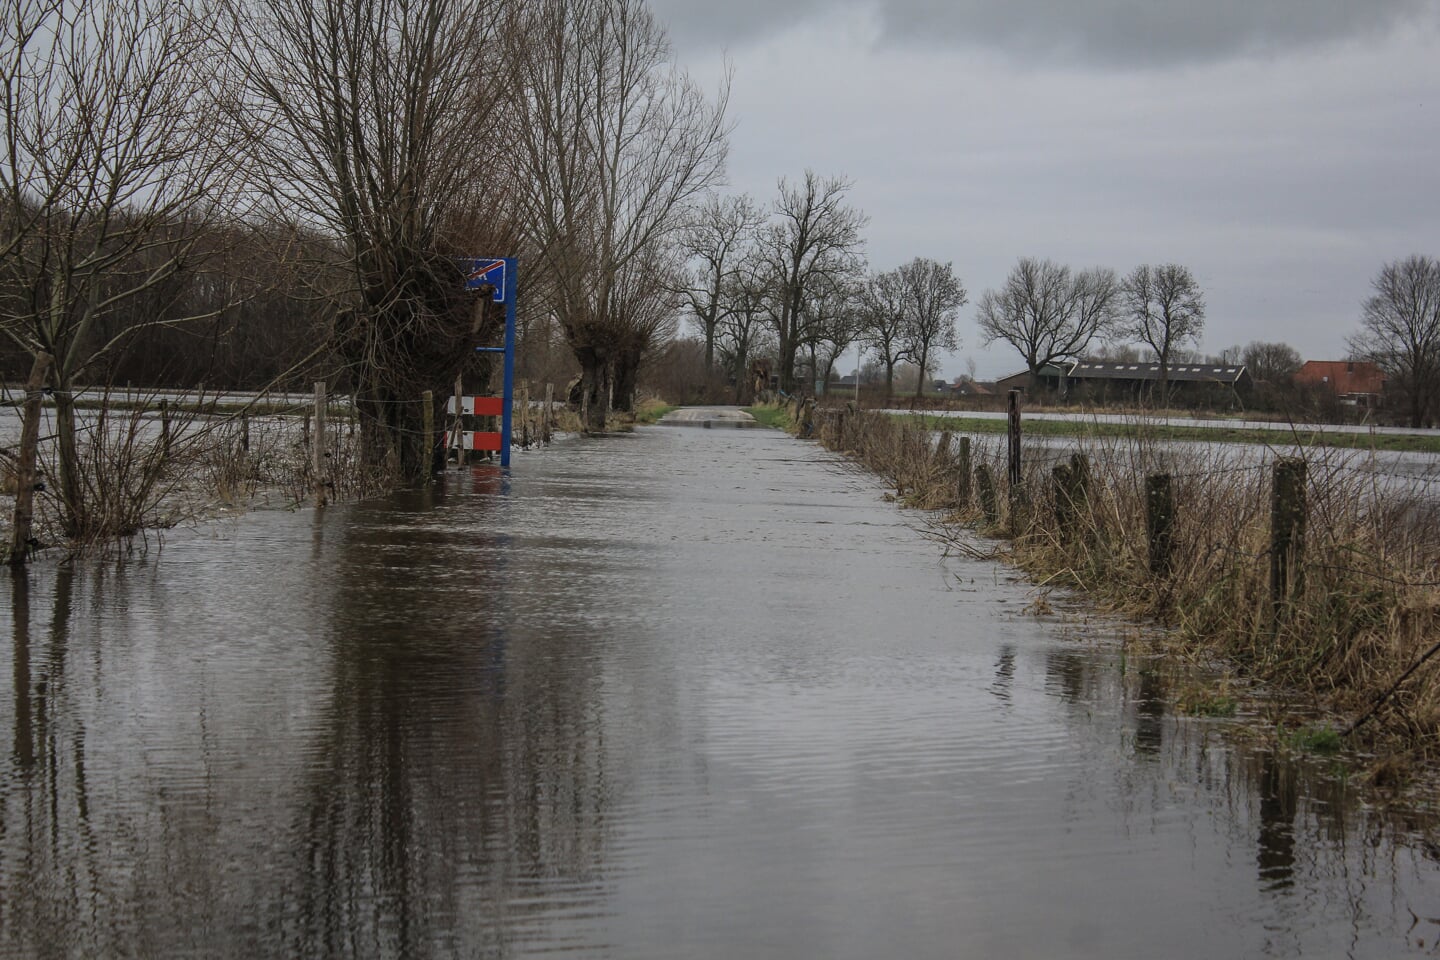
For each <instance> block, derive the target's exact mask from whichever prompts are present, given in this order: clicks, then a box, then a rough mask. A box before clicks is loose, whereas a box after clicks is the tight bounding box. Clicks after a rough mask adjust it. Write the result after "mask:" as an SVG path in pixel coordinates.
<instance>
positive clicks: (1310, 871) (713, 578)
mask: <svg viewBox="0 0 1440 960" xmlns="http://www.w3.org/2000/svg"><path fill="white" fill-rule="evenodd" d="M883 495H884V489H883V487H882V486H881V485H880V484H879V482H878V481H876V480H875V479H874V478H872V477H871V476H870V475H869V474H868V473H865V472H863V471H861V470H860V469H858V468H857V467H855V466H854V465H852V464H851V463H849V462H848V461H847V460H845V459H844V458H841V457H838V456H836V455H834V454H830V453H827V452H825V451H824V450H822V449H820V448H819V447H818V446H816V445H814V444H800V443H796V442H795V441H793V440H791V439H789V438H787V437H784V436H783V435H781V434H778V433H774V432H771V431H761V430H750V431H716V430H683V429H675V428H646V429H641V430H639V431H637V432H636V433H635V434H634V435H630V436H610V437H605V438H599V439H594V440H578V441H575V442H570V443H566V444H561V445H558V446H556V447H554V448H552V449H550V450H548V451H545V452H544V453H542V454H538V455H536V456H533V457H527V458H525V459H524V461H523V464H522V468H521V469H517V470H515V471H514V472H513V474H512V475H510V476H508V477H506V476H503V475H500V474H498V473H496V472H495V471H491V470H487V469H486V468H479V469H476V470H473V471H467V472H465V473H463V474H455V473H453V472H452V474H451V475H450V477H448V478H447V480H446V483H445V484H444V485H443V486H442V487H440V488H437V489H435V490H431V491H423V492H418V493H413V494H407V495H402V496H397V497H393V498H389V499H385V500H376V501H367V502H362V503H355V504H347V505H342V506H339V507H335V508H327V510H325V511H323V512H313V511H308V510H302V511H299V512H296V513H276V512H270V513H258V514H253V515H249V516H245V517H242V518H239V519H236V520H234V521H230V522H227V523H224V524H221V525H212V526H207V527H202V528H199V529H197V530H194V531H179V532H176V533H174V534H172V535H171V536H170V537H169V538H168V539H167V541H166V543H165V545H164V548H163V550H161V551H159V552H158V554H152V555H150V556H147V557H140V558H130V559H124V560H121V561H111V562H107V563H98V562H97V563H94V564H84V563H77V564H69V565H64V566H59V567H54V566H46V565H44V564H40V565H37V567H36V568H35V569H33V570H30V571H28V572H27V573H25V574H24V575H23V576H22V578H21V579H19V580H11V581H6V582H4V583H3V584H0V606H3V607H4V609H6V610H7V617H8V621H9V626H10V627H11V629H12V630H13V633H14V636H15V638H16V642H15V645H14V652H13V656H12V657H11V658H8V661H7V662H5V663H0V718H3V719H0V727H3V728H4V729H0V736H5V737H6V739H7V741H8V742H9V743H10V744H11V745H12V746H11V750H10V752H9V755H8V757H6V758H5V760H4V762H3V765H0V954H7V955H8V954H14V955H22V956H23V955H52V954H53V955H59V954H65V955H137V954H142V955H166V956H255V955H271V956H275V955H316V954H324V955H337V956H397V957H398V956H405V957H415V956H474V955H496V956H531V955H538V954H542V953H543V954H549V953H556V952H559V953H570V954H572V955H577V956H586V957H593V956H600V957H606V956H609V957H617V958H620V957H625V958H629V957H677V956H680V957H733V956H756V957H796V956H831V957H856V958H860V957H866V958H868V957H875V956H907V957H930V956H934V957H939V956H947V957H948V956H954V955H956V954H957V953H959V954H964V955H977V956H986V955H989V956H1013V957H1053V956H1079V957H1086V956H1093V957H1107V958H1110V957H1142V956H1143V957H1150V956H1155V955H1157V954H1163V955H1166V956H1181V957H1184V956H1195V957H1202V956H1203V957H1210V956H1263V955H1275V956H1299V955H1304V956H1333V955H1348V956H1356V957H1391V956H1396V955H1405V954H1407V953H1413V954H1415V955H1426V954H1427V952H1428V951H1430V950H1431V948H1432V947H1433V945H1434V941H1435V938H1436V937H1437V936H1440V924H1436V923H1433V922H1431V921H1430V920H1428V919H1426V918H1429V917H1440V850H1437V848H1436V847H1435V846H1434V845H1433V843H1432V842H1431V839H1430V838H1431V836H1432V829H1431V824H1430V822H1429V821H1428V819H1427V818H1426V817H1425V816H1423V815H1421V814H1417V813H1406V812H1401V811H1399V810H1395V809H1390V810H1377V809H1374V808H1371V807H1369V806H1367V805H1366V804H1365V803H1363V802H1362V800H1361V793H1360V792H1359V791H1358V790H1357V789H1356V788H1355V786H1354V785H1353V784H1352V783H1350V782H1347V780H1346V778H1345V776H1344V775H1343V771H1342V770H1341V769H1339V768H1336V767H1335V766H1334V765H1333V763H1332V762H1331V761H1330V760H1328V759H1327V758H1323V757H1314V756H1305V755H1301V754H1298V753H1296V752H1294V751H1290V750H1284V749H1281V750H1275V749H1271V748H1270V747H1268V746H1266V745H1265V744H1262V743H1250V742H1247V741H1245V740H1243V739H1237V738H1235V737H1232V736H1230V735H1229V734H1228V733H1227V731H1229V730H1231V729H1232V728H1233V727H1234V726H1235V724H1233V723H1232V722H1231V721H1228V720H1222V719H1214V718H1207V717H1201V716H1190V715H1180V714H1177V713H1176V712H1174V711H1173V710H1172V709H1171V707H1170V705H1169V703H1170V696H1171V695H1172V694H1173V690H1172V686H1173V685H1172V683H1171V681H1170V679H1169V677H1168V676H1167V674H1166V673H1165V671H1164V669H1162V667H1161V666H1160V664H1159V662H1157V661H1152V660H1148V659H1140V658H1136V657H1135V656H1133V655H1132V654H1125V653H1124V652H1123V647H1122V645H1121V644H1120V643H1119V642H1118V641H1119V632H1120V631H1121V630H1122V629H1124V628H1123V627H1121V626H1118V625H1116V624H1113V623H1111V622H1109V621H1105V620H1103V619H1100V618H1092V619H1088V620H1087V619H1086V618H1084V617H1082V616H1077V615H1076V614H1075V612H1074V611H1071V612H1069V613H1061V614H1046V613H1044V612H1043V611H1037V609H1036V606H1035V601H1036V599H1037V594H1036V592H1035V591H1034V589H1033V588H1032V587H1031V586H1030V585H1028V584H1026V583H1024V582H1021V581H1020V580H1019V579H1018V578H1017V577H1016V576H1015V575H1014V574H1013V572H1011V571H1009V570H1008V569H1007V568H1006V567H1004V566H1002V565H1000V564H997V563H995V562H993V561H989V560H984V559H980V558H976V557H973V556H968V555H965V554H963V553H962V552H952V553H951V555H950V556H948V557H947V556H944V555H943V554H944V550H943V549H941V548H940V547H939V546H938V545H937V544H936V543H935V542H933V541H932V540H929V539H927V538H926V537H925V536H923V534H922V532H921V531H918V530H917V529H916V528H915V526H914V525H913V519H914V516H915V515H914V514H913V513H907V512H906V511H902V510H899V509H897V508H896V507H895V506H894V505H893V504H887V503H886V502H884V499H883ZM1060 598H1061V595H1060V594H1058V593H1057V594H1054V595H1052V600H1053V601H1055V602H1057V603H1058V602H1059V601H1060ZM1037 613H1038V615H1037Z"/></svg>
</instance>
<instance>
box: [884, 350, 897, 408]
mask: <svg viewBox="0 0 1440 960" xmlns="http://www.w3.org/2000/svg"><path fill="white" fill-rule="evenodd" d="M894 395H895V364H894V363H893V362H891V361H889V360H886V361H885V399H886V400H889V399H891V398H892V397H893V396H894Z"/></svg>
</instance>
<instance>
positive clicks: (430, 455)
mask: <svg viewBox="0 0 1440 960" xmlns="http://www.w3.org/2000/svg"><path fill="white" fill-rule="evenodd" d="M420 436H421V443H422V444H423V446H422V447H421V448H420V449H422V450H424V451H425V452H424V454H422V456H424V458H425V463H426V470H425V473H426V477H427V479H428V478H429V477H431V476H434V474H435V391H433V390H426V391H425V392H424V393H422V394H420Z"/></svg>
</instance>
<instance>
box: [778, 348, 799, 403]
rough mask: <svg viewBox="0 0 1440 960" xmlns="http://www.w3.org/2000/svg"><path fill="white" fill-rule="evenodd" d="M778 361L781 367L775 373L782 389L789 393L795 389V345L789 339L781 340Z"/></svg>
mask: <svg viewBox="0 0 1440 960" xmlns="http://www.w3.org/2000/svg"><path fill="white" fill-rule="evenodd" d="M776 359H777V360H778V361H779V367H780V369H778V370H776V371H775V372H776V374H778V377H779V381H780V389H781V390H784V391H785V392H787V393H788V392H790V391H792V390H794V389H795V343H794V342H793V341H792V340H791V339H790V338H789V337H781V338H780V355H779V357H777V358H776Z"/></svg>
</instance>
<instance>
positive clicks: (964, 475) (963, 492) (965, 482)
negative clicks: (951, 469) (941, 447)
mask: <svg viewBox="0 0 1440 960" xmlns="http://www.w3.org/2000/svg"><path fill="white" fill-rule="evenodd" d="M956 470H957V471H958V472H959V474H960V490H959V495H960V509H962V510H964V509H965V508H967V507H969V506H970V496H971V494H970V477H971V473H970V438H969V437H961V438H960V463H959V465H958V466H957V467H956Z"/></svg>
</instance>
